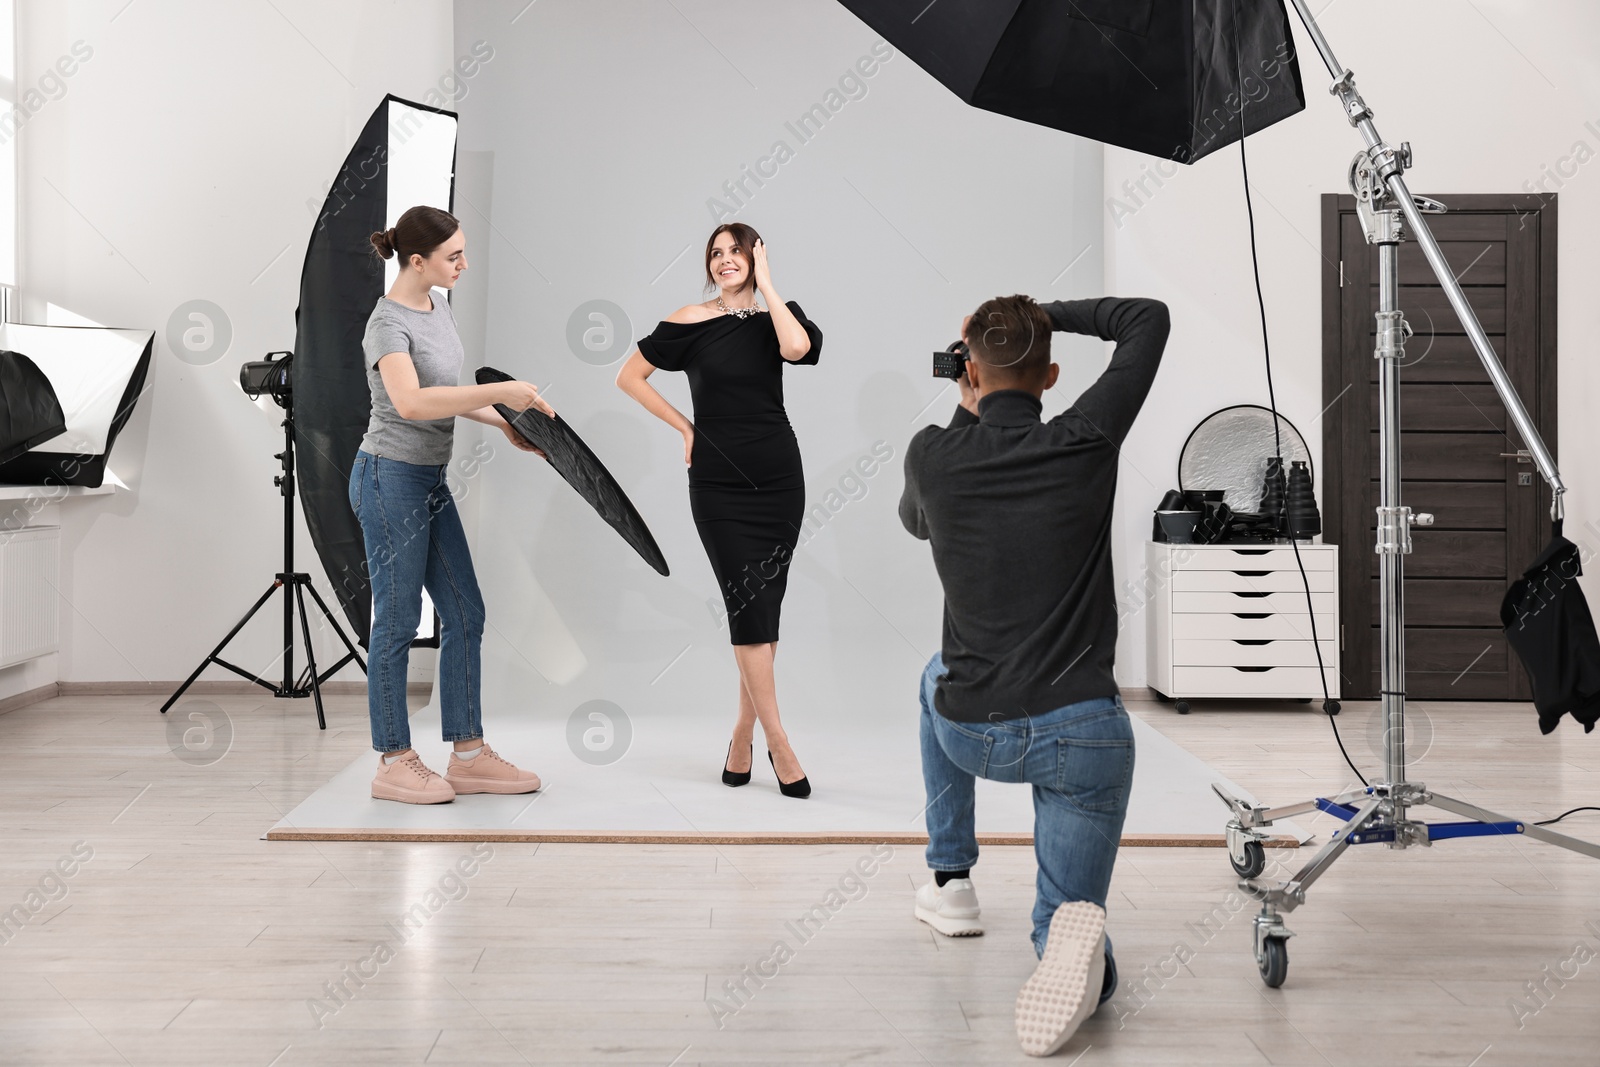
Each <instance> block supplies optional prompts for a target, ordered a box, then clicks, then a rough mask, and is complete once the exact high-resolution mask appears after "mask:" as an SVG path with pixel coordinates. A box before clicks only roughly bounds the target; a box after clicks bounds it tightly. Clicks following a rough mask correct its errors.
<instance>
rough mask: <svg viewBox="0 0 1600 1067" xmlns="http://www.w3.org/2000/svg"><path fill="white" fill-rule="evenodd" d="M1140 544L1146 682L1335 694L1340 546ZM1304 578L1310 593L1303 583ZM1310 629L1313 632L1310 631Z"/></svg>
mask: <svg viewBox="0 0 1600 1067" xmlns="http://www.w3.org/2000/svg"><path fill="white" fill-rule="evenodd" d="M1299 548H1300V564H1302V565H1303V566H1304V567H1305V579H1304V580H1303V581H1302V579H1301V577H1300V568H1299V566H1297V565H1296V562H1295V553H1294V549H1293V548H1291V547H1290V546H1288V545H1273V546H1266V545H1262V546H1256V545H1164V544H1158V543H1156V542H1153V541H1152V542H1148V543H1147V544H1146V545H1145V564H1146V566H1147V567H1148V570H1149V576H1150V578H1149V581H1150V587H1151V588H1152V589H1153V595H1152V596H1151V599H1150V602H1149V603H1148V604H1147V605H1146V608H1145V619H1146V649H1147V652H1146V674H1147V677H1148V684H1149V686H1150V688H1151V689H1154V690H1155V691H1156V692H1157V693H1159V694H1161V695H1162V696H1165V697H1170V698H1172V699H1173V700H1175V701H1176V702H1177V707H1178V710H1179V711H1188V710H1189V705H1188V701H1189V700H1190V699H1194V698H1202V697H1205V698H1218V697H1221V698H1249V697H1256V698H1273V699H1284V698H1297V699H1307V698H1309V699H1312V700H1321V699H1322V684H1321V683H1320V682H1319V681H1318V679H1317V653H1318V652H1319V651H1320V652H1321V654H1322V666H1323V677H1324V678H1325V679H1326V680H1327V686H1328V697H1329V699H1331V700H1333V701H1335V706H1337V700H1338V697H1339V647H1340V644H1341V640H1340V628H1339V592H1338V575H1339V546H1338V545H1324V544H1302V545H1300V546H1299ZM1308 585H1309V586H1310V595H1309V597H1308V596H1307V593H1306V587H1307V586H1308ZM1313 634H1314V635H1315V636H1313Z"/></svg>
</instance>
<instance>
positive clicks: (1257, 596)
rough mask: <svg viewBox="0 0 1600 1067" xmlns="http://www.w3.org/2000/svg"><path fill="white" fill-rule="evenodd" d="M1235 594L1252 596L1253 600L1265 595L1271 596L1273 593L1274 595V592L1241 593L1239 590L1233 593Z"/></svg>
mask: <svg viewBox="0 0 1600 1067" xmlns="http://www.w3.org/2000/svg"><path fill="white" fill-rule="evenodd" d="M1233 595H1234V596H1245V597H1249V598H1251V599H1252V600H1260V599H1261V598H1262V597H1264V596H1271V595H1272V594H1271V593H1239V592H1235V593H1234V594H1233Z"/></svg>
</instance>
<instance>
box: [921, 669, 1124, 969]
mask: <svg viewBox="0 0 1600 1067" xmlns="http://www.w3.org/2000/svg"><path fill="white" fill-rule="evenodd" d="M942 674H944V657H943V655H942V654H940V653H937V652H936V653H934V656H933V658H932V659H930V660H929V661H928V666H927V669H926V670H924V671H923V672H922V780H923V782H924V784H925V785H926V786H927V790H928V808H927V821H928V866H929V867H930V868H931V869H933V870H935V871H960V870H966V869H967V868H969V867H972V866H975V865H976V864H977V862H978V838H977V834H976V832H975V831H974V828H973V822H974V809H973V792H974V782H975V780H976V779H977V778H988V779H989V780H990V781H995V782H1027V783H1029V784H1030V785H1032V786H1033V851H1034V856H1035V857H1036V858H1037V860H1038V863H1039V879H1038V891H1037V899H1036V900H1035V901H1034V905H1033V951H1034V952H1035V954H1037V955H1040V956H1043V955H1044V946H1045V941H1046V940H1047V939H1048V938H1049V936H1050V920H1051V918H1052V917H1054V915H1055V913H1056V907H1057V906H1058V905H1060V904H1061V903H1062V902H1063V901H1068V900H1087V901H1092V902H1093V903H1095V904H1098V905H1100V906H1101V907H1102V908H1103V907H1105V905H1106V892H1107V891H1108V890H1109V889H1110V888H1111V867H1112V865H1113V864H1114V863H1116V860H1117V843H1118V841H1119V840H1120V839H1121V837H1122V819H1123V816H1124V815H1126V814H1127V811H1128V789H1129V786H1130V785H1131V784H1132V782H1133V726H1132V724H1130V723H1129V722H1128V713H1127V711H1125V710H1124V709H1123V707H1122V698H1121V697H1099V698H1096V699H1094V700H1083V701H1079V702H1078V703H1076V704H1067V705H1065V706H1063V707H1059V708H1056V709H1055V710H1054V711H1048V712H1045V713H1044V714H1042V715H1032V716H1028V717H1025V718H1018V719H998V720H995V721H993V722H985V723H969V722H955V721H952V720H950V719H947V718H945V717H944V716H943V715H941V714H939V712H938V710H937V709H935V708H934V706H933V694H934V690H935V688H936V687H937V683H938V679H939V677H940V676H941V675H942ZM1106 961H1107V965H1108V966H1110V965H1111V939H1110V937H1107V938H1106Z"/></svg>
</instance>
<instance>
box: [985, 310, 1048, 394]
mask: <svg viewBox="0 0 1600 1067" xmlns="http://www.w3.org/2000/svg"><path fill="white" fill-rule="evenodd" d="M1054 328H1055V327H1054V326H1053V325H1052V323H1051V322H1050V316H1049V315H1048V314H1047V313H1046V312H1045V310H1044V308H1042V307H1040V306H1039V305H1038V304H1036V303H1034V301H1033V298H1032V297H1030V296H1022V295H1017V296H997V297H995V298H994V299H993V300H985V301H984V302H983V303H982V304H979V305H978V310H977V311H974V312H973V313H972V321H971V322H969V323H968V324H967V347H968V349H969V350H970V351H971V353H972V355H974V356H976V357H977V358H978V361H979V362H980V363H982V364H983V375H984V377H985V378H989V377H990V376H991V375H994V376H996V377H999V378H1000V379H1002V380H1003V381H1007V382H1018V383H1024V382H1026V383H1030V384H1031V383H1032V382H1033V381H1034V380H1035V379H1037V378H1039V377H1042V376H1043V375H1044V373H1045V369H1046V368H1047V367H1049V366H1050V332H1051V330H1053V329H1054Z"/></svg>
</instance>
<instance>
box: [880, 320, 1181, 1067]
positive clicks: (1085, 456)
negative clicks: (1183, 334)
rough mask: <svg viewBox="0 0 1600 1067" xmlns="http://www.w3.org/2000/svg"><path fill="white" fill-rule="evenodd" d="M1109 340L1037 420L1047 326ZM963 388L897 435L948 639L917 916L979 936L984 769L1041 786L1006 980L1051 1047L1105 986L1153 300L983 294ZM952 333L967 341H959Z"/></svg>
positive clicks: (1030, 1033)
mask: <svg viewBox="0 0 1600 1067" xmlns="http://www.w3.org/2000/svg"><path fill="white" fill-rule="evenodd" d="M1053 329H1054V330H1063V331H1067V332H1070V333H1084V334H1092V335H1094V336H1097V337H1100V338H1102V339H1104V340H1108V341H1116V342H1117V347H1116V351H1115V352H1114V353H1113V355H1112V357H1111V363H1110V365H1109V366H1108V367H1107V368H1106V370H1105V372H1104V373H1103V374H1101V376H1100V377H1099V379H1098V380H1096V381H1095V383H1094V384H1093V385H1091V386H1090V387H1089V388H1088V389H1086V390H1084V392H1083V395H1082V396H1080V397H1079V398H1078V400H1077V402H1076V403H1075V404H1073V406H1072V407H1071V408H1070V409H1069V410H1067V411H1065V412H1063V413H1062V414H1060V415H1058V416H1056V417H1055V418H1053V419H1051V420H1050V421H1049V422H1044V421H1041V419H1040V412H1041V411H1042V410H1043V405H1042V403H1041V402H1040V397H1041V396H1042V395H1043V393H1044V391H1045V390H1046V389H1049V388H1050V387H1051V386H1053V385H1054V384H1055V382H1056V376H1057V374H1058V372H1059V369H1060V368H1058V367H1057V366H1056V364H1054V363H1052V362H1050V333H1051V331H1052V330H1053ZM961 332H962V336H963V338H964V340H965V344H966V346H967V353H968V358H967V360H966V369H965V373H964V375H962V377H961V378H960V379H959V382H960V386H961V406H960V407H959V408H958V409H957V410H956V412H955V415H954V417H953V418H951V420H950V424H949V425H948V426H946V427H944V428H943V429H941V428H939V427H937V426H929V427H926V428H925V429H923V430H922V431H920V432H919V433H918V434H917V435H916V436H915V437H914V438H912V441H911V444H910V447H909V448H908V449H907V451H906V460H905V495H904V497H903V498H902V499H901V501H900V520H901V521H902V522H903V523H904V524H905V527H906V529H907V530H909V531H911V533H912V535H914V536H916V537H919V538H923V539H925V540H928V541H930V542H931V546H932V549H933V562H934V567H935V568H936V569H937V570H938V572H939V580H940V583H941V584H942V585H943V586H944V596H945V609H944V636H943V641H942V651H941V652H940V653H938V654H935V655H934V657H933V659H932V660H930V661H929V663H928V667H927V669H926V671H924V673H923V676H922V718H921V723H922V725H921V731H922V774H923V779H924V782H925V784H926V786H927V794H928V806H927V825H928V851H927V859H928V866H929V867H930V868H932V870H933V871H934V879H933V881H931V882H929V883H928V884H927V885H925V886H923V887H922V888H921V890H919V891H918V893H917V904H916V914H917V917H918V918H919V919H922V920H923V921H924V922H927V923H928V924H929V925H930V926H932V927H933V928H934V929H935V930H938V931H939V932H940V933H943V934H946V935H949V936H961V935H964V934H979V933H982V932H983V929H982V927H981V926H980V925H979V923H978V901H977V896H976V894H975V893H974V891H973V887H972V881H971V878H970V869H971V867H972V866H973V865H974V864H975V863H976V862H977V860H978V842H977V837H976V835H975V832H974V828H973V827H974V813H973V787H974V778H975V776H981V777H984V778H988V779H991V780H993V781H999V782H1017V783H1024V782H1025V783H1028V784H1030V785H1032V786H1033V804H1034V831H1033V837H1034V852H1035V855H1036V856H1037V859H1038V864H1039V878H1038V899H1037V901H1036V903H1035V905H1034V909H1033V946H1034V951H1035V953H1036V954H1037V955H1038V956H1039V965H1038V968H1037V970H1035V971H1034V973H1033V976H1032V977H1031V978H1029V979H1028V981H1027V983H1026V984H1025V985H1024V986H1023V987H1022V991H1021V992H1020V993H1019V994H1018V997H1017V1010H1016V1024H1017V1036H1018V1038H1019V1040H1020V1041H1021V1042H1022V1047H1023V1051H1025V1052H1027V1053H1029V1054H1030V1055H1035V1056H1041V1055H1049V1054H1050V1053H1053V1052H1055V1051H1057V1050H1058V1049H1060V1048H1061V1046H1062V1045H1064V1044H1066V1042H1067V1039H1068V1038H1069V1037H1071V1036H1072V1033H1073V1031H1074V1030H1076V1029H1077V1027H1078V1025H1079V1024H1080V1023H1081V1022H1082V1021H1083V1020H1084V1019H1086V1018H1087V1017H1088V1016H1089V1015H1091V1014H1092V1013H1093V1012H1094V1010H1095V1009H1096V1008H1097V1007H1099V1005H1100V1004H1102V1003H1104V1002H1105V1001H1106V1000H1108V999H1110V997H1111V994H1112V993H1114V992H1115V991H1116V983H1117V980H1116V966H1115V963H1114V962H1113V960H1112V957H1111V944H1110V941H1109V939H1108V938H1107V937H1106V935H1105V902H1106V892H1107V890H1108V888H1109V887H1110V884H1111V868H1112V865H1113V864H1114V863H1115V862H1116V857H1117V842H1118V840H1119V838H1120V836H1121V833H1122V820H1123V816H1124V815H1125V814H1126V812H1127V807H1128V789H1129V786H1130V784H1131V782H1132V780H1133V733H1132V728H1131V726H1130V724H1129V722H1128V714H1127V712H1126V711H1125V710H1124V709H1123V706H1122V699H1121V696H1120V695H1119V690H1118V688H1117V683H1116V679H1115V678H1114V677H1113V675H1112V664H1113V662H1114V660H1115V656H1116V642H1117V607H1116V601H1115V597H1114V591H1113V580H1112V573H1111V505H1112V500H1113V497H1114V496H1115V493H1116V485H1117V461H1118V457H1119V449H1120V447H1121V445H1122V441H1123V439H1124V438H1125V437H1126V436H1127V434H1128V431H1129V429H1130V428H1131V427H1132V425H1133V420H1134V417H1135V416H1136V415H1137V414H1138V413H1139V408H1140V406H1141V405H1142V404H1143V403H1144V398H1145V396H1146V394H1148V393H1149V391H1150V384H1151V381H1152V380H1153V379H1154V378H1155V373H1156V367H1157V365H1158V364H1159V363H1160V360H1161V353H1162V349H1163V348H1164V347H1165V346H1166V341H1167V333H1168V318H1167V308H1166V305H1165V304H1162V303H1161V302H1159V301H1155V300H1121V299H1116V298H1113V297H1105V298H1103V299H1099V300H1064V301H1058V302H1055V303H1051V304H1045V305H1043V306H1041V305H1039V304H1036V303H1034V301H1033V300H1031V299H1030V298H1028V297H1026V296H1009V297H998V298H996V299H994V300H990V301H987V302H986V303H984V304H983V305H982V306H981V307H979V308H978V310H977V311H975V312H974V313H973V314H971V315H969V316H968V317H967V318H966V319H965V320H963V322H962V324H961ZM954 347H956V349H957V350H958V351H959V346H954Z"/></svg>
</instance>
